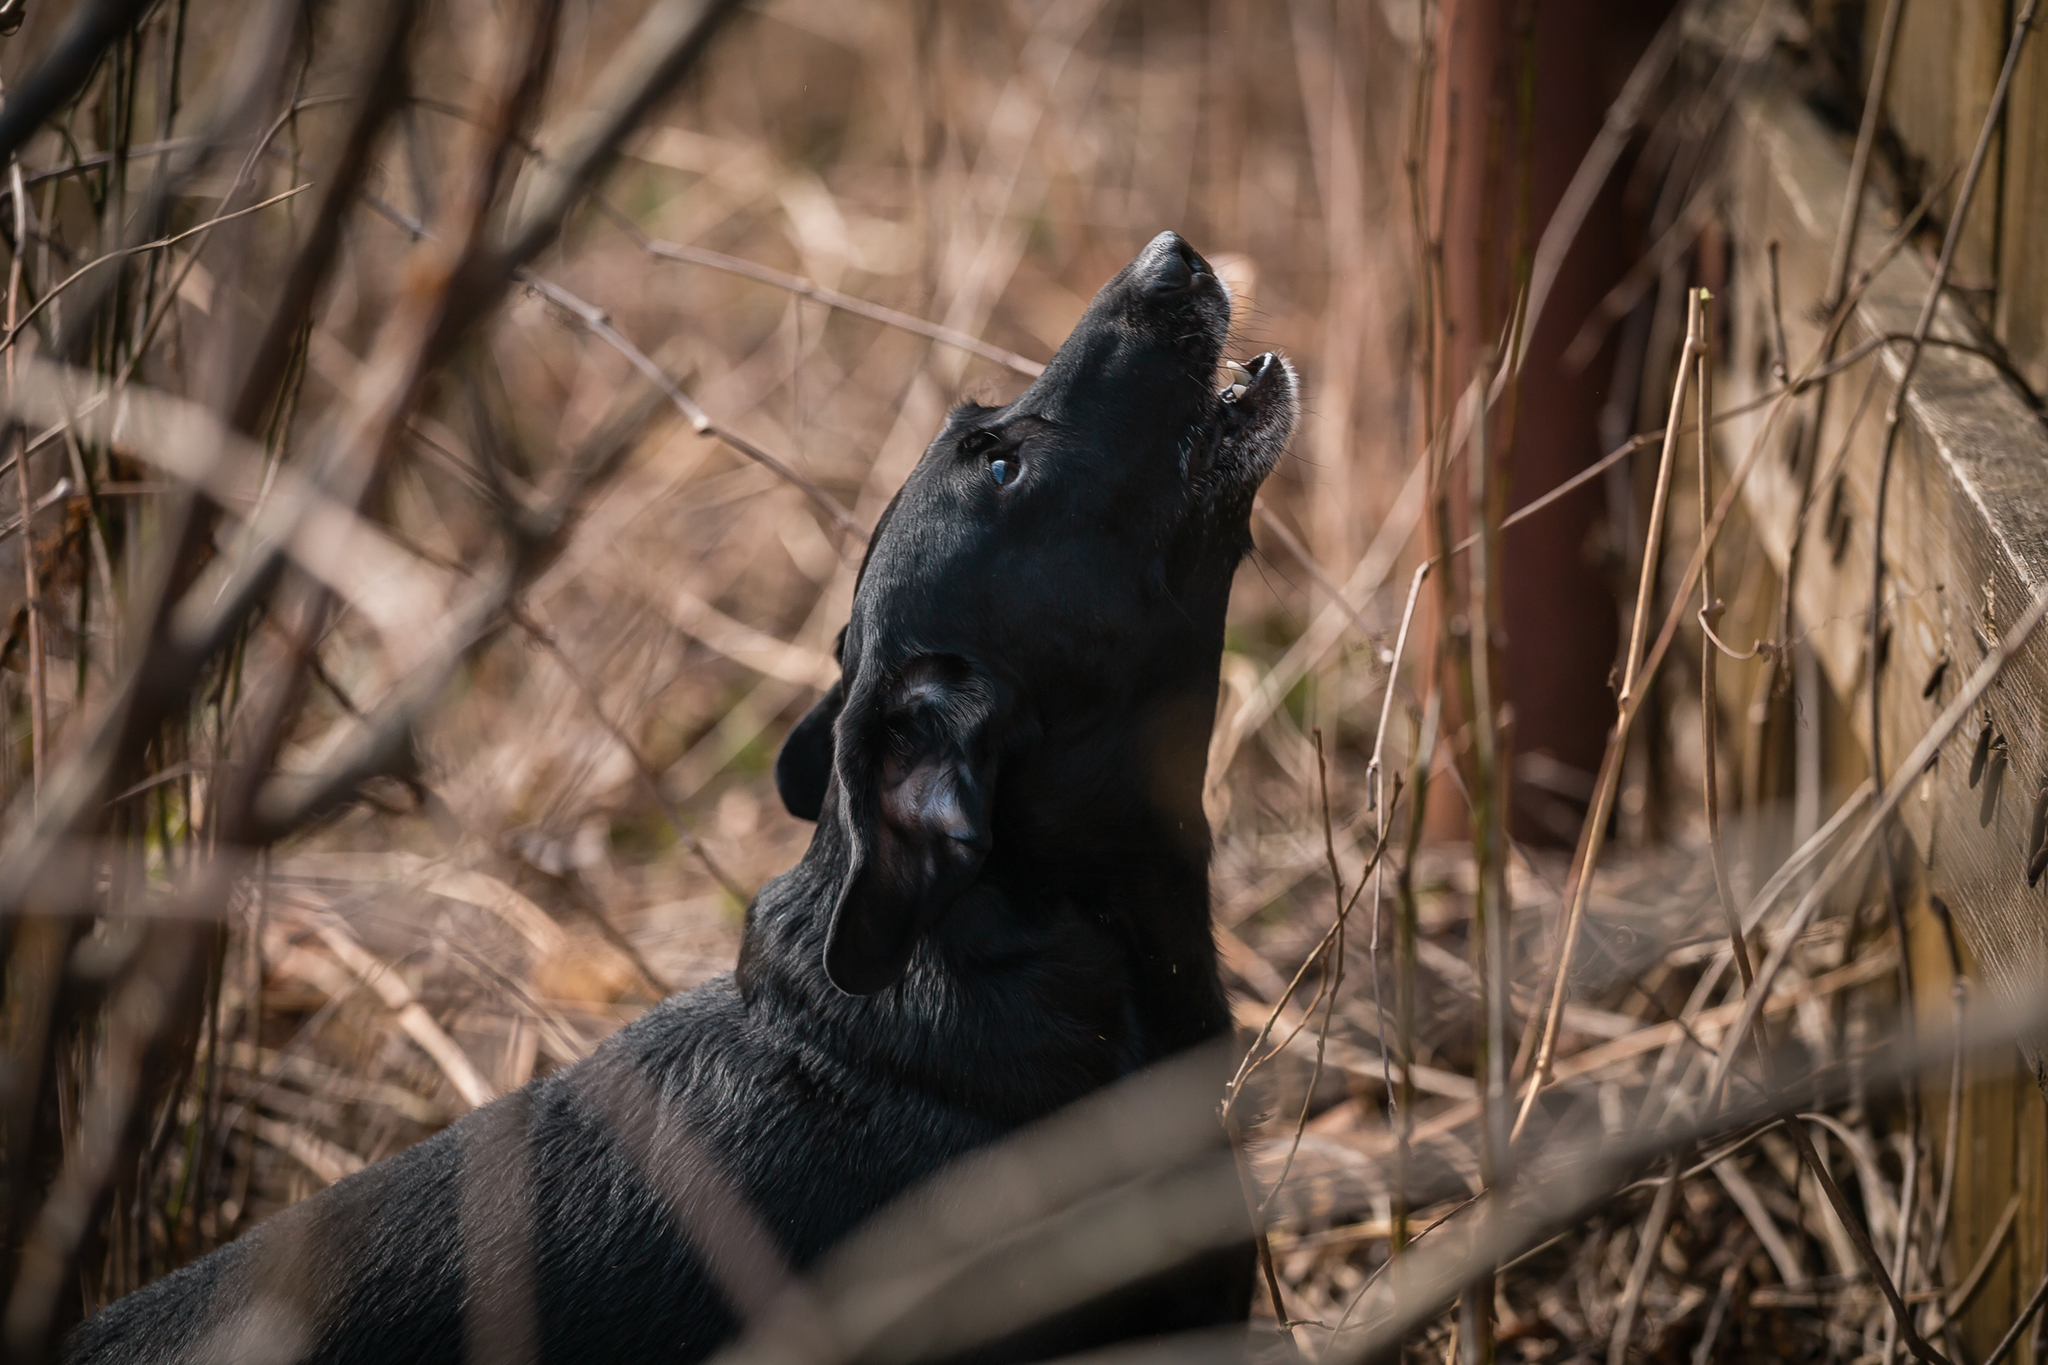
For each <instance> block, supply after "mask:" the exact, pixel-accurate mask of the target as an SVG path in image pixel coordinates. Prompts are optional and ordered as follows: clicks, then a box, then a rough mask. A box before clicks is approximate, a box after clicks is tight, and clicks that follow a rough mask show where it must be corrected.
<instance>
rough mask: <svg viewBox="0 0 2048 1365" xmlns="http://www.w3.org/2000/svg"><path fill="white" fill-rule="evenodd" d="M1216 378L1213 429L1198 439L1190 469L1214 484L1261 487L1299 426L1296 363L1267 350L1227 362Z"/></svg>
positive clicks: (1210, 427) (1221, 367) (1210, 423)
mask: <svg viewBox="0 0 2048 1365" xmlns="http://www.w3.org/2000/svg"><path fill="white" fill-rule="evenodd" d="M1217 382H1218V387H1217V390H1216V399H1217V402H1216V408H1215V411H1214V413H1213V414H1212V416H1211V418H1210V422H1209V430H1208V431H1207V432H1206V433H1204V439H1202V440H1199V441H1197V442H1195V447H1196V452H1197V453H1196V456H1195V458H1194V459H1193V460H1192V461H1191V462H1190V467H1189V471H1188V472H1189V474H1190V475H1191V476H1192V477H1194V478H1196V479H1198V480H1203V481H1206V482H1209V483H1211V484H1215V485H1222V486H1228V487H1235V488H1256V487H1258V485H1259V484H1260V483H1261V482H1263V481H1264V479H1265V477H1266V475H1268V474H1270V473H1272V472H1273V466H1274V465H1275V464H1276V463H1278V461H1279V459H1280V453H1281V451H1282V450H1284V449H1285V448H1286V445H1287V438H1288V437H1289V436H1290V435H1291V434H1292V433H1293V430H1294V419H1295V413H1296V410H1297V402H1296V397H1295V378H1294V367H1293V366H1292V365H1289V364H1288V363H1287V362H1286V361H1285V360H1283V359H1281V358H1280V357H1279V356H1278V355H1275V354H1274V353H1273V352H1271V351H1266V352H1264V353H1262V354H1260V355H1256V356H1253V357H1252V358H1251V359H1250V360H1246V361H1236V360H1226V361H1224V362H1223V363H1222V365H1221V366H1220V367H1219V368H1218V371H1217Z"/></svg>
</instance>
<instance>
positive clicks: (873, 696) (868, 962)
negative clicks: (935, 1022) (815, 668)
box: [825, 655, 995, 995]
mask: <svg viewBox="0 0 2048 1365" xmlns="http://www.w3.org/2000/svg"><path fill="white" fill-rule="evenodd" d="M994 712H995V704H994V698H993V695H992V690H991V689H990V687H989V685H988V684H987V683H986V682H985V681H984V680H983V679H982V678H980V677H979V676H977V675H976V674H975V673H974V672H973V671H972V670H971V669H969V667H968V666H967V665H966V664H965V663H964V662H962V661H961V660H958V659H953V658H948V657H943V656H937V655H924V656H921V657H919V658H917V659H915V660H913V661H912V662H911V663H910V664H908V665H907V666H905V667H903V668H901V669H898V670H896V671H895V672H894V673H893V674H892V675H890V676H887V677H882V678H876V679H872V680H870V679H868V678H861V679H859V680H857V682H856V683H855V684H854V687H853V689H852V694H851V695H850V696H849V698H848V701H847V703H846V705H845V707H844V709H843V710H842V712H841V714H840V719H839V724H838V727H837V743H836V745H835V748H836V750H837V754H836V759H835V767H836V771H837V774H838V777H839V790H840V801H839V805H838V811H839V818H840V820H841V821H842V822H843V825H844V829H845V833H846V837H847V845H848V848H849V850H850V853H851V858H850V861H849V865H848V868H847V875H846V881H845V882H844V883H843V884H842V885H841V887H840V890H839V903H838V905H837V907H836V908H835V909H834V911H833V915H832V928H831V932H830V934H829V936H828V937H827V939H826V943H825V974H826V975H827V976H829V977H830V978H831V979H832V984H833V985H835V986H837V987H839V989H841V990H843V991H845V992H846V993H847V994H849V995H873V994H874V993H875V992H876V991H880V990H886V989H888V988H889V987H890V986H893V985H894V984H896V982H897V981H898V980H899V979H900V978H901V977H902V975H903V973H904V970H905V969H906V968H907V967H908V966H909V965H910V955H911V952H912V951H913V950H914V949H915V948H916V946H917V940H918V936H919V935H921V934H922V933H924V931H925V930H927V929H929V928H930V927H931V926H932V924H933V923H935V922H936V921H937V920H938V918H939V916H940V915H941V914H943V913H944V912H945V909H946V907H947V906H948V905H950V904H952V902H953V899H954V897H956V896H958V895H959V894H960V893H961V892H962V891H964V890H966V889H967V886H968V884H969V883H970V882H972V881H973V880H974V878H975V876H976V875H977V874H978V873H979V872H980V871H981V864H982V861H983V860H984V859H985V858H987V856H988V850H989V807H990V802H991V799H992V797H993V794H994V786H995V773H994V760H993V755H992V753H991V751H990V750H991V745H992V737H991V735H990V733H989V731H990V728H991V727H990V725H989V721H990V719H991V718H992V716H993V715H994Z"/></svg>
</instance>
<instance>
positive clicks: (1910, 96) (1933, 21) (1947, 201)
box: [1863, 0, 2009, 322]
mask: <svg viewBox="0 0 2048 1365" xmlns="http://www.w3.org/2000/svg"><path fill="white" fill-rule="evenodd" d="M1884 7H1885V0H1869V3H1868V5H1867V6H1866V8H1865V16H1866V17H1865V27H1864V32H1865V33H1866V34H1870V35H1875V34H1876V33H1877V31H1878V25H1879V22H1880V21H1881V19H1882V17H1883V14H1884ZM2008 23H2009V20H2008V18H2007V16H2006V5H2005V0H1906V7H1905V9H1904V10H1903V11H1901V13H1900V16H1899V37H1898V48H1897V51H1896V53H1895V54H1894V56H1893V58H1892V78H1891V84H1890V87H1889V89H1887V91H1886V92H1885V108H1884V116H1885V124H1886V126H1887V127H1888V128H1889V129H1890V130H1891V131H1892V132H1893V133H1894V134H1896V135H1897V137H1898V140H1899V144H1900V145H1901V146H1902V147H1903V149H1904V151H1905V153H1906V160H1907V165H1908V170H1909V181H1911V182H1915V183H1913V184H1912V186H1911V192H1912V193H1914V194H1916V195H1917V194H1918V193H1920V187H1921V186H1924V185H1931V184H1933V183H1934V182H1935V181H1937V180H1939V179H1940V178H1941V177H1942V176H1943V175H1946V174H1947V173H1948V172H1949V170H1950V168H1951V167H1953V168H1955V170H1956V172H1957V174H1956V181H1957V182H1959V181H1960V180H1961V179H1962V176H1961V170H1962V167H1963V166H1964V165H1965V164H1967V163H1968V161H1969V158H1970V149H1971V147H1972V146H1973V145H1975V143H1976V140H1977V130H1978V128H1979V127H1980V126H1981V125H1982V123H1983V121H1984V111H1985V109H1986V108H1988V107H1989V106H1990V103H1991V88H1992V86H1993V85H1994V84H1996V83H1997V80H1998V68H1999V64H2000V62H2001V61H2002V60H2003V58H2004V56H2005V40H2006V32H2007V26H2008ZM1870 46H1874V43H1873V44H1871V45H1870ZM1875 57H1876V54H1875V53H1874V52H1872V51H1870V50H1868V48H1866V51H1865V52H1864V56H1863V62H1864V73H1863V74H1864V88H1865V89H1868V88H1869V78H1870V70H1869V68H1870V66H1871V64H1872V62H1873V61H1874V60H1875ZM2001 163H2002V158H2001V157H2000V156H1999V154H1998V152H1997V149H1996V148H1995V147H1994V149H1993V157H1992V160H1991V161H1990V163H1989V164H1988V165H1987V167H1986V168H1985V175H1986V184H1985V185H1984V187H1983V188H1982V189H1980V190H1979V191H1978V202H1979V204H1980V205H1996V204H1997V203H1998V200H1999V184H1998V182H1999V174H2000V168H2001ZM1954 207H1955V184H1954V183H1951V185H1950V187H1949V190H1948V192H1947V193H1946V194H1944V195H1943V197H1942V199H1941V201H1940V202H1939V203H1937V205H1936V207H1935V211H1934V213H1935V218H1936V220H1937V221H1938V222H1942V223H1945V222H1947V220H1948V218H1949V216H1950V214H1951V212H1952V211H1953V209H1954ZM1998 233H1999V215H1998V213H1997V211H1996V209H1995V208H1994V209H1992V210H1991V211H1989V212H1985V211H1982V210H1981V209H1980V210H1979V211H1976V212H1973V213H1972V214H1971V215H1970V221H1969V223H1968V224H1966V225H1965V228H1964V236H1963V240H1962V241H1961V243H1960V244H1959V245H1958V247H1957V250H1956V264H1955V270H1954V272H1953V279H1954V282H1955V284H1956V285H1957V286H1958V287H1959V288H1960V289H1962V290H1964V291H1966V297H1968V298H1969V300H1970V303H1971V306H1972V307H1973V308H1974V309H1976V310H1977V313H1978V318H1979V320H1980V321H1983V322H1988V321H1989V320H1990V319H1991V316H1992V307H1991V305H1992V293H1991V291H1992V289H1993V288H1995V286H1996V284H1997V282H1998V281H1997V276H1996V271H1997V266H1998Z"/></svg>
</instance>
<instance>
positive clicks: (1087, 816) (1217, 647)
mask: <svg viewBox="0 0 2048 1365" xmlns="http://www.w3.org/2000/svg"><path fill="white" fill-rule="evenodd" d="M1229 330H1230V295H1229V291H1228V290H1227V289H1226V288H1225V287H1224V285H1223V283H1222V282H1221V281H1220V280H1219V279H1218V278H1217V277H1216V274H1215V272H1214V271H1213V270H1211V269H1210V268H1209V265H1208V263H1207V262H1206V261H1204V260H1203V259H1202V258H1201V257H1200V256H1198V255H1196V254H1195V252H1194V250H1193V249H1192V248H1191V247H1189V246H1188V244H1187V243H1186V242H1184V241H1182V240H1181V239H1180V238H1179V237H1178V236H1176V235H1175V234H1173V233H1171V232H1165V233H1161V234H1160V235H1159V236H1158V237H1156V238H1154V239H1153V241H1152V242H1151V244H1150V245H1149V246H1147V247H1146V248H1145V250H1144V251H1142V252H1141V253H1139V255H1138V258H1137V259H1136V260H1134V261H1132V262H1131V263H1130V264H1129V265H1128V266H1126V267H1124V269H1123V270H1122V271H1121V272H1119V273H1118V275H1117V276H1116V278H1115V279H1113V280H1111V281H1110V282H1109V283H1108V284H1106V285H1104V286H1103V287H1102V290H1101V292H1100V293H1098V294H1097V295H1096V296H1095V299H1094V301H1093V302H1092V303H1091V304H1090V305H1089V307H1088V311H1087V313H1086V314H1085V315H1084V316H1083V317H1082V319H1081V322H1080V324H1079V325H1078V326H1077V327H1075V329H1074V332H1073V335H1072V336H1070V337H1068V338H1067V341H1066V344H1065V345H1063V346H1061V347H1060V349H1059V352H1058V354H1056V355H1055V356H1054V357H1053V359H1052V363H1051V364H1049V365H1048V366H1047V367H1046V370H1045V373H1044V374H1043V375H1041V376H1040V377H1039V378H1038V379H1037V380H1036V381H1035V382H1034V383H1033V384H1032V385H1031V387H1030V388H1028V389H1026V390H1025V391H1024V393H1023V394H1022V395H1020V396H1019V397H1018V398H1017V399H1016V401H1015V402H1012V403H1010V404H1008V405H1007V406H1004V407H985V406H982V405H979V404H974V403H969V404H964V405H962V406H961V407H960V408H958V409H956V410H955V411H954V412H953V414H952V415H951V416H950V417H949V418H948V420H947V422H946V425H945V428H944V430H942V431H941V432H940V433H939V435H938V437H937V439H936V440H934V441H933V442H932V443H931V446H930V447H929V448H928V449H927V450H926V451H925V454H924V458H923V459H922V460H921V461H919V463H918V466H917V468H916V469H915V470H914V471H913V472H912V473H911V475H910V478H909V479H908V480H907V481H906V482H905V483H904V485H903V488H902V490H901V491H900V492H898V493H897V495H896V498H895V500H894V501H893V502H892V503H891V504H890V505H889V508H888V510H887V511H886V512H884V513H883V515H882V518H881V521H880V523H879V525H878V526H877V527H876V529H875V535H874V539H873V541H872V542H871V544H870V545H869V548H868V555H867V560H866V562H865V563H864V564H863V565H862V568H861V574H860V580H859V585H858V587H857V588H856V589H855V593H854V602H853V611H852V615H851V619H850V620H849V621H848V622H847V626H846V630H845V633H844V634H843V635H842V636H841V640H840V667H841V670H842V672H841V678H840V682H839V683H838V684H837V685H836V686H834V687H833V688H832V690H831V691H830V692H829V693H828V694H827V695H826V696H825V698H824V699H823V700H822V701H820V702H819V703H818V705H817V706H816V707H815V708H814V709H813V710H812V711H811V713H810V714H809V715H807V716H805V717H804V719H803V720H802V722H801V723H799V724H798V726H797V727H796V729H795V730H794V731H793V732H792V733H791V735H790V737H789V740H788V742H787V743H786V744H785V746H784V748H783V750H782V753H781V756H780V757H779V758H778V760H777V762H776V766H775V777H776V784H777V786H778V787H779V788H780V790H781V793H782V799H783V802H784V804H785V805H787V806H788V807H789V809H790V811H791V812H792V813H794V814H796V815H799V816H802V817H804V818H806V819H820V818H821V817H822V818H823V819H825V820H827V821H836V822H838V824H839V826H840V829H839V831H838V832H839V833H840V834H841V835H843V839H844V846H845V847H846V848H847V849H848V850H849V856H848V857H847V859H846V866H845V869H844V873H843V879H842V881H841V884H840V886H839V892H838V903H837V905H836V907H835V910H834V913H833V919H832V925H831V930H830V934H829V938H828V946H827V948H826V954H825V965H826V970H827V973H828V974H829V975H830V977H831V979H832V981H833V982H834V983H835V984H836V985H838V986H839V987H840V988H841V989H843V990H845V991H848V992H850V993H853V994H869V993H872V992H874V991H877V990H880V989H883V988H885V987H887V986H889V985H890V984H892V983H893V982H895V981H896V980H897V979H898V978H899V977H900V976H901V975H902V973H903V971H904V968H905V966H906V965H907V963H908V962H909V960H910V956H911V953H912V951H913V949H914V948H915V946H916V942H917V939H918V936H919V935H920V934H922V933H923V932H924V931H925V930H926V929H928V928H929V927H931V925H932V924H933V923H934V922H935V921H936V920H937V919H938V918H939V916H940V915H941V914H942V913H943V912H944V910H945V908H946V907H947V906H948V905H949V904H950V903H951V902H952V901H953V900H954V899H955V898H956V897H957V896H959V894H960V893H961V892H962V891H963V890H965V889H966V888H967V887H968V886H969V885H970V884H971V883H972V882H974V880H975V879H976V878H977V877H978V876H980V875H982V873H983V871H984V868H988V869H989V871H990V872H991V874H993V872H994V871H995V870H996V869H997V868H998V867H1002V866H1008V867H1010V868H1012V869H1013V870H1016V871H1018V872H1019V873H1020V874H1023V875H1033V876H1042V877H1050V878H1052V879H1054V880H1055V881H1056V880H1057V879H1058V878H1059V877H1061V876H1062V875H1067V876H1072V877H1076V878H1079V877H1085V876H1087V875H1089V869H1088V864H1089V862H1090V860H1091V859H1094V860H1096V861H1097V862H1101V861H1104V860H1109V859H1113V858H1115V857H1117V856H1119V852H1120V851H1121V849H1122V848H1123V846H1124V845H1126V844H1127V843H1128V841H1129V840H1130V839H1131V838H1132V837H1138V838H1145V837H1152V838H1159V839H1165V840H1167V841H1169V842H1173V841H1178V843H1179V845H1180V849H1181V854H1182V856H1185V857H1190V858H1193V859H1195V860H1197V861H1199V860H1200V859H1202V858H1205V857H1206V854H1207V840H1208V831H1207V828H1206V826H1205V825H1203V823H1202V816H1201V804H1200V792H1201V782H1202V763H1203V758H1204V755H1205V753H1206V746H1207V740H1208V733H1209V728H1210V725H1211V723H1212V721H1213V719H1214V712H1215V699H1216V687H1217V667H1218V663H1219V660H1220V657H1221V651H1222V644H1223V616H1224V609H1225V605H1226V603H1227V601H1228V597H1229V591H1230V580H1231V577H1232V574H1233V573H1234V571H1235V570H1236V567H1237V564H1238V562H1239V560H1241V559H1242V558H1243V556H1244V554H1245V552H1246V551H1247V550H1248V549H1249V548H1250V545H1251V534H1250V525H1249V523H1250V512H1251V504H1252V495H1253V494H1254V493H1255V492H1256V491H1257V489H1258V486H1259V484H1260V482H1261V481H1262V480H1264V479H1265V477H1266V475H1267V474H1269V473H1270V472H1271V471H1272V469H1273V466H1274V464H1275V463H1276V462H1277V461H1278V460H1279V457H1280V454H1281V452H1282V450H1283V449H1284V447H1285V446H1286V443H1287V439H1288V436H1289V434H1290V432H1291V431H1292V430H1293V426H1294V419H1295V414H1296V411H1297V404H1296V396H1295V378H1294V372H1293V370H1292V369H1291V368H1290V367H1289V366H1288V364H1287V362H1286V361H1284V360H1282V359H1280V358H1279V357H1278V356H1275V355H1271V354H1266V355H1261V356H1259V357H1257V358H1256V359H1253V360H1250V361H1248V362H1246V363H1245V364H1244V365H1242V366H1229V367H1225V366H1224V365H1223V347H1224V343H1225V340H1226V338H1227V337H1228V335H1229Z"/></svg>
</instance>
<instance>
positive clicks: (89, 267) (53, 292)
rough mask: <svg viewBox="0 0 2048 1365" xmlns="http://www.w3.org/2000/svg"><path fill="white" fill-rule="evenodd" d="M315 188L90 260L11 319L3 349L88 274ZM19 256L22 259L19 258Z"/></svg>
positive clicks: (294, 189) (2, 340)
mask: <svg viewBox="0 0 2048 1365" xmlns="http://www.w3.org/2000/svg"><path fill="white" fill-rule="evenodd" d="M311 188H312V186H311V185H310V184H305V185H294V186H293V187H292V188H290V189H288V190H286V191H285V192H284V193H283V194H273V195H272V196H270V198H268V199H266V200H264V201H263V202H262V203H260V204H251V205H249V206H248V207H247V208H242V209H236V210H235V211H234V212H233V213H223V214H221V215H220V216H219V217H218V218H209V219H207V220H206V221H205V222H203V223H200V224H199V225H197V226H196V227H189V228H186V229H185V230H184V231H183V232H174V233H172V234H171V235H170V236H168V237H159V238H158V239H157V240H156V241H154V242H142V243H140V244H138V245H136V246H124V247H121V248H119V249H118V250H115V251H109V252H108V253H107V254H106V255H104V256H101V257H98V258H97V259H95V260H90V261H87V262H86V263H85V264H84V265H82V266H80V267H78V269H76V270H74V271H72V272H71V273H70V274H69V275H66V276H65V277H64V278H63V279H61V280H59V281H57V283H56V284H55V285H54V286H52V287H51V288H50V289H49V291H48V292H46V293H45V294H44V295H43V296H42V297H41V298H39V299H37V300H36V301H35V303H34V305H32V306H31V307H30V308H29V310H28V311H27V312H26V313H23V314H22V315H21V320H20V321H18V322H10V323H9V324H8V327H7V332H6V335H4V336H0V350H5V349H7V348H8V347H11V346H13V345H14V342H15V338H17V337H19V336H20V335H21V330H22V328H24V327H26V326H28V325H29V324H30V323H31V322H34V321H35V320H36V315H37V314H38V313H40V312H42V311H43V308H44V307H45V306H46V305H47V304H48V303H49V302H50V300H52V299H54V298H56V297H57V296H58V295H59V294H61V293H63V292H64V291H65V290H66V289H68V288H70V287H71V286H72V285H74V284H76V283H77V282H78V281H79V280H81V279H83V278H84V277H85V276H87V275H90V274H91V273H92V272H93V271H95V270H97V269H99V268H100V267H101V266H103V265H111V264H112V263H113V262H115V261H119V260H124V259H126V258H127V257H130V256H139V255H141V254H142V253H143V252H145V251H161V250H163V249H164V248H165V247H173V246H176V245H177V244H178V243H180V242H182V241H184V240H185V239H186V238H187V237H192V236H196V235H198V234H199V233H202V232H210V231H212V230H213V229H214V228H217V227H219V226H220V225H221V224H222V223H231V222H233V221H234V220H235V219H237V218H246V217H248V216H249V215H250V214H252V213H256V212H259V211H260V210H263V209H267V208H269V207H270V206H271V205H272V204H281V203H283V202H284V201H285V200H287V199H289V198H291V197H292V196H293V195H295V194H301V193H304V192H305V191H306V190H309V189H311ZM20 202H21V201H20V199H19V198H17V199H16V200H15V203H16V204H17V205H19V203H20ZM18 239H19V238H18V236H17V240H18ZM17 259H19V258H18V257H17ZM10 316H11V313H10Z"/></svg>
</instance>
